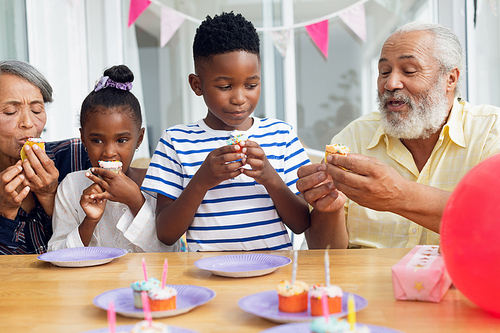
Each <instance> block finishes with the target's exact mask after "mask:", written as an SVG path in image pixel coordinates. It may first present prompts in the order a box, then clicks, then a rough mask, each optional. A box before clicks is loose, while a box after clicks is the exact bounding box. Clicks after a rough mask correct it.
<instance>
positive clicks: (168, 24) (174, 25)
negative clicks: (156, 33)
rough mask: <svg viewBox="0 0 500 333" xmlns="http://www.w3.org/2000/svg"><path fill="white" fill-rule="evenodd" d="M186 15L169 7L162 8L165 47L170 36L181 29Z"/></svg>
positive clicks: (162, 34)
mask: <svg viewBox="0 0 500 333" xmlns="http://www.w3.org/2000/svg"><path fill="white" fill-rule="evenodd" d="M182 22H184V17H182V16H181V15H179V14H177V12H176V11H175V10H172V9H170V8H168V7H162V8H161V38H160V39H161V47H164V46H165V45H166V44H167V43H168V41H169V40H170V38H172V36H173V35H174V34H175V32H176V31H177V30H178V29H179V27H180V26H181V24H182Z"/></svg>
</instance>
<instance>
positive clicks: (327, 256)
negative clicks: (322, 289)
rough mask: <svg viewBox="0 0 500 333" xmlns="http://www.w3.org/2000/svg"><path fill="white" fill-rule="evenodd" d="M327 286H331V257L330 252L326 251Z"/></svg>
mask: <svg viewBox="0 0 500 333" xmlns="http://www.w3.org/2000/svg"><path fill="white" fill-rule="evenodd" d="M325 286H327V287H329V286H330V256H329V255H328V250H325Z"/></svg>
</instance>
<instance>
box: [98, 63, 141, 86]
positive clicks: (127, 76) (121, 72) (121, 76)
mask: <svg viewBox="0 0 500 333" xmlns="http://www.w3.org/2000/svg"><path fill="white" fill-rule="evenodd" d="M104 76H109V78H110V79H111V80H113V81H116V82H122V83H125V82H132V81H134V73H132V71H131V70H130V69H129V68H128V67H127V66H125V65H117V66H113V67H111V68H108V69H106V70H105V71H104Z"/></svg>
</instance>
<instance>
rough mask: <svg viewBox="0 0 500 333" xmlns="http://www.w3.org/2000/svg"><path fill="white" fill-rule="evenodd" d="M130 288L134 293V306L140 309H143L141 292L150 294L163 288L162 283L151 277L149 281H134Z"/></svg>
mask: <svg viewBox="0 0 500 333" xmlns="http://www.w3.org/2000/svg"><path fill="white" fill-rule="evenodd" d="M130 287H131V288H132V290H133V291H134V306H135V307H136V308H138V309H142V299H141V291H146V292H148V291H150V290H151V289H157V288H161V282H160V280H158V279H157V278H154V277H150V278H149V279H148V280H147V281H145V280H138V281H134V282H132V283H131V284H130Z"/></svg>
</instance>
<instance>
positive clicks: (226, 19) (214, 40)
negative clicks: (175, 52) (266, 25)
mask: <svg viewBox="0 0 500 333" xmlns="http://www.w3.org/2000/svg"><path fill="white" fill-rule="evenodd" d="M259 43H260V40H259V35H258V34H257V31H256V30H255V27H254V26H253V24H252V23H251V22H250V21H247V20H246V19H245V18H244V17H243V16H242V15H241V14H237V15H235V14H234V13H233V12H230V13H222V14H221V15H215V16H214V17H213V18H211V17H210V16H207V18H206V19H205V21H203V22H202V23H201V24H200V26H199V27H198V29H196V35H195V36H194V42H193V57H194V61H195V64H196V63H197V62H199V61H206V60H210V59H211V58H212V57H213V56H215V55H219V54H224V53H228V52H233V51H246V52H249V53H253V54H256V55H257V56H259V57H260V46H259Z"/></svg>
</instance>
